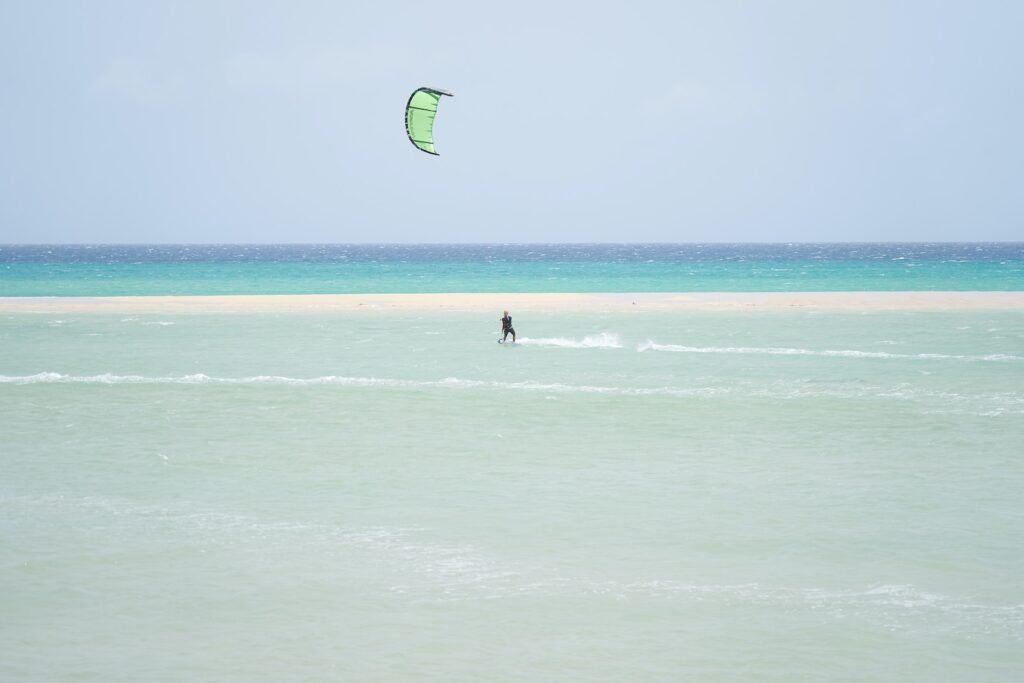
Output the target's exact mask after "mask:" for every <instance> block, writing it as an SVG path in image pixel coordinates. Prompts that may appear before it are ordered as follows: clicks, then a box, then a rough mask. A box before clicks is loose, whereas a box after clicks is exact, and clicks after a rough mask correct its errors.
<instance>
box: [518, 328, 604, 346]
mask: <svg viewBox="0 0 1024 683" xmlns="http://www.w3.org/2000/svg"><path fill="white" fill-rule="evenodd" d="M516 341H517V342H518V343H520V344H526V345H528V346H553V347H558V348H563V349H621V348H622V343H621V342H620V341H619V335H617V334H612V333H610V332H602V333H601V334H595V335H590V336H587V337H584V338H583V339H570V338H567V337H541V338H538V339H532V338H530V337H520V338H519V339H518V340H516Z"/></svg>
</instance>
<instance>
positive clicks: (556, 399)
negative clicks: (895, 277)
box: [0, 302, 1024, 682]
mask: <svg viewBox="0 0 1024 683" xmlns="http://www.w3.org/2000/svg"><path fill="white" fill-rule="evenodd" d="M495 308H496V311H495V314H494V316H491V317H490V318H486V319H481V318H480V317H479V316H472V315H469V314H441V313H437V314H428V315H424V316H414V315H408V314H398V313H386V312H370V311H367V312H359V313H348V314H340V315H339V314H330V315H328V314H323V315H255V314H254V315H218V316H215V315H207V316H172V315H145V316H134V317H123V316H107V315H98V314H83V315H59V316H58V315H42V314H18V315H8V316H5V317H2V318H0V347H2V348H3V354H2V357H0V376H2V377H0V432H2V447H0V472H2V476H0V541H2V543H0V679H2V680H5V681H7V680H10V681H118V680H124V681H137V680H149V681H171V680H174V681H179V680H203V681H254V680H267V681H290V680H311V681H313V680H316V681H322V680H350V681H396V682H397V681H409V680H418V681H482V680H487V681H543V680H573V681H677V680H702V681H736V680H772V681H793V680H891V681H935V680H943V681H1015V680H1020V679H1021V678H1022V676H1024V571H1022V570H1024V504H1022V502H1021V495H1022V491H1024V463H1022V457H1024V455H1022V453H1024V449H1022V447H1021V444H1022V443H1024V314H1021V313H1009V312H1006V313H1000V312H958V313H905V314H896V313H875V314H829V313H807V312H804V313H789V312H772V313H743V314H732V313H704V314H693V313H679V314H673V315H669V314H650V313H634V314H611V315H603V314H599V313H586V314H583V313H580V314H575V315H564V314H559V315H555V314H545V315H534V314H531V313H530V312H529V311H513V315H514V316H515V320H516V327H517V329H518V331H519V332H520V334H521V335H522V336H523V337H525V338H526V339H525V343H523V344H520V345H517V346H516V347H511V348H504V347H501V346H498V345H497V344H495V343H494V338H495V336H496V335H495V333H496V328H497V317H498V309H500V302H496V306H495ZM491 318H493V319H491Z"/></svg>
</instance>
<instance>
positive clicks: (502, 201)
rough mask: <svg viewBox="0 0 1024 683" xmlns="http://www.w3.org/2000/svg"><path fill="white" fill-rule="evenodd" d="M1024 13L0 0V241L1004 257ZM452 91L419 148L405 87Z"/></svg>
mask: <svg viewBox="0 0 1024 683" xmlns="http://www.w3.org/2000/svg"><path fill="white" fill-rule="evenodd" d="M1022 27H1024V2H1017V1H1008V2H975V1H971V0H963V1H962V2H942V1H940V0H933V1H928V2H902V1H895V0H885V1H881V2H870V1H865V0H858V1H854V2H827V1H819V0H811V1H807V2H781V1H780V2H771V1H767V0H765V1H763V2H755V1H751V2H729V1H727V0H714V1H712V0H709V1H708V2H684V1H679V2H671V1H670V2H628V3H627V2H621V3H619V2H601V1H600V0H597V1H596V2H595V1H594V0H590V1H588V2H557V1H555V0H547V1H542V2H536V3H534V2H523V1H517V2H508V3H493V2H481V1H480V0H473V1H470V2H460V3H453V2H432V1H429V0H427V1H425V0H418V1H417V2H399V3H389V2H371V1H366V2H356V1H354V0H349V1H344V0H333V1H328V2H280V3H266V2H263V3H260V2H241V1H239V2H214V1H212V0H202V1H200V2H185V1H182V0H175V1H173V2H171V1H168V2H163V3H158V2H138V1H134V0H133V1H130V2H103V1H100V0H91V1H88V2H71V1H68V2H52V1H44V0H0V88H2V90H0V242H465V241H471V242H530V241H678V242H690V241H860V240H1021V239H1024V134H1022V130H1021V126H1022V122H1024V47H1022V46H1024V38H1022V35H1021V31H1022ZM421 85H426V86H432V87H436V88H443V89H446V90H450V91H452V92H453V93H455V97H454V98H445V99H444V100H443V101H442V102H441V110H440V112H439V114H438V118H437V123H436V126H435V131H434V132H435V137H436V140H437V146H438V151H439V152H440V153H441V156H440V157H433V156H429V155H427V154H424V153H422V152H420V151H418V150H416V149H415V148H414V147H413V146H412V145H411V144H410V143H409V142H408V140H407V139H406V137H405V129H404V125H403V121H402V118H403V111H404V106H405V102H406V99H407V98H408V96H409V93H410V92H411V91H412V90H413V89H415V88H416V87H418V86H421Z"/></svg>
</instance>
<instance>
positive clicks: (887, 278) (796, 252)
mask: <svg viewBox="0 0 1024 683" xmlns="http://www.w3.org/2000/svg"><path fill="white" fill-rule="evenodd" d="M862 290H875V291H888V290H897V291H905V290H940V291H954V290H961V291H962V290H975V291H996V290H1004V291H1005V290H1015V291H1021V290H1024V244H1022V243H995V244H746V245H729V244H718V245H714V244H712V245H701V244H648V245H623V244H611V245H600V244H596V245H595V244H591V245H586V244H582V245H557V244H548V245H544V244H539V245H277V246H274V245H262V246H261V245H206V246H203V245H179V246H103V245H99V246H0V296H132V295H186V294H199V295H207V294H340V293H372V292H376V293H393V292H761V291H778V292H791V291H862Z"/></svg>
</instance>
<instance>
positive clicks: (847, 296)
mask: <svg viewBox="0 0 1024 683" xmlns="http://www.w3.org/2000/svg"><path fill="white" fill-rule="evenodd" d="M506 308H507V309H509V310H510V311H517V310H518V311H531V312H562V311H580V310H594V311H598V312H627V311H632V312H668V313H671V312H677V311H678V312H686V311H785V310H790V311H792V310H811V311H842V312H880V311H964V310H979V311H981V310H993V311H995V310H1011V311H1024V292H1007V291H995V292H982V291H972V292H932V291H916V292H914V291H907V292H877V291H871V292H676V293H671V292H666V293H661V292H658V293H652V292H636V293H578V294H576V293H505V294H502V293H495V294H481V293H434V294H258V295H228V296H219V295H218V296H123V297H0V314H10V313H181V314H190V313H196V314H202V313H322V312H347V311H399V312H403V311H416V310H419V311H424V312H426V311H443V312H472V313H477V312H489V313H493V312H495V311H497V312H499V313H500V311H501V310H502V309H506Z"/></svg>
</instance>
